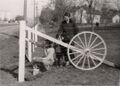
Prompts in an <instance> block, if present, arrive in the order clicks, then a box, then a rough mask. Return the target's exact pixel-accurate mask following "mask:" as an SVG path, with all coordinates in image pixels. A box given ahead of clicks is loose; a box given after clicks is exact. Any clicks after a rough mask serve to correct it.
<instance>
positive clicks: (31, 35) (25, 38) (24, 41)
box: [18, 21, 80, 82]
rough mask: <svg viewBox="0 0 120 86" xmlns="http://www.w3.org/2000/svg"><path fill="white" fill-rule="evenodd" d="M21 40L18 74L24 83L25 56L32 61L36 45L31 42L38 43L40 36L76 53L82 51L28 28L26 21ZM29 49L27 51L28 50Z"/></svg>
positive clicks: (22, 26)
mask: <svg viewBox="0 0 120 86" xmlns="http://www.w3.org/2000/svg"><path fill="white" fill-rule="evenodd" d="M19 29H20V31H19V32H20V35H19V36H20V37H19V38H20V39H19V74H18V81H19V82H23V81H24V78H25V55H26V53H27V57H28V60H29V61H30V62H31V61H32V53H33V52H34V49H35V45H32V43H31V42H30V41H29V40H31V39H32V40H33V41H37V37H38V36H40V37H42V38H45V39H48V40H50V41H52V42H54V43H57V44H59V45H62V46H64V47H67V48H72V49H74V50H75V51H78V52H80V49H79V50H78V49H77V48H75V47H73V46H71V45H69V44H66V43H64V42H62V41H60V40H57V39H55V38H53V37H50V36H48V35H46V34H44V33H42V32H39V31H37V29H34V28H30V27H28V26H26V22H25V21H21V22H20V28H19ZM26 48H27V49H26Z"/></svg>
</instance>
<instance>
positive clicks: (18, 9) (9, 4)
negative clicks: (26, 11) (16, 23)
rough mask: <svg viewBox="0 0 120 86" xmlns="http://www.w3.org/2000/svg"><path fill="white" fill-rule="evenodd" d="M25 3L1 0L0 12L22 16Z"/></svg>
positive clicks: (17, 0)
mask: <svg viewBox="0 0 120 86" xmlns="http://www.w3.org/2000/svg"><path fill="white" fill-rule="evenodd" d="M23 2H24V1H23V0H0V12H10V13H12V14H13V15H19V14H20V15H22V14H23Z"/></svg>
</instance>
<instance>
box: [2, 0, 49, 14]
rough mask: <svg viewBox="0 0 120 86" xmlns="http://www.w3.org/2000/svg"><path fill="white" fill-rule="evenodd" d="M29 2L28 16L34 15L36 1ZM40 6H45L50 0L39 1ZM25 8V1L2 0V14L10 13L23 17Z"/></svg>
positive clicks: (29, 0) (30, 0)
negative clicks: (34, 2)
mask: <svg viewBox="0 0 120 86" xmlns="http://www.w3.org/2000/svg"><path fill="white" fill-rule="evenodd" d="M27 1H28V9H27V10H28V14H31V13H33V10H32V9H33V1H34V0H27ZM38 1H39V2H40V5H41V6H42V5H45V4H46V3H48V2H49V1H50V0H38ZM23 7H24V0H0V12H7V13H8V12H9V13H11V14H12V15H13V16H16V15H23V9H24V8H23Z"/></svg>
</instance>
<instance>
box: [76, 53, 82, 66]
mask: <svg viewBox="0 0 120 86" xmlns="http://www.w3.org/2000/svg"><path fill="white" fill-rule="evenodd" d="M83 58H84V55H83V56H82V57H81V58H80V59H79V61H78V62H77V64H76V65H78V64H79V63H80V61H81V60H82V59H83Z"/></svg>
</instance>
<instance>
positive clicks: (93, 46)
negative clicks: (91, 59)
mask: <svg viewBox="0 0 120 86" xmlns="http://www.w3.org/2000/svg"><path fill="white" fill-rule="evenodd" d="M102 43H103V42H102V41H101V42H99V43H98V44H96V45H94V46H93V47H91V49H93V48H95V47H97V46H99V45H101V44H102Z"/></svg>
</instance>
